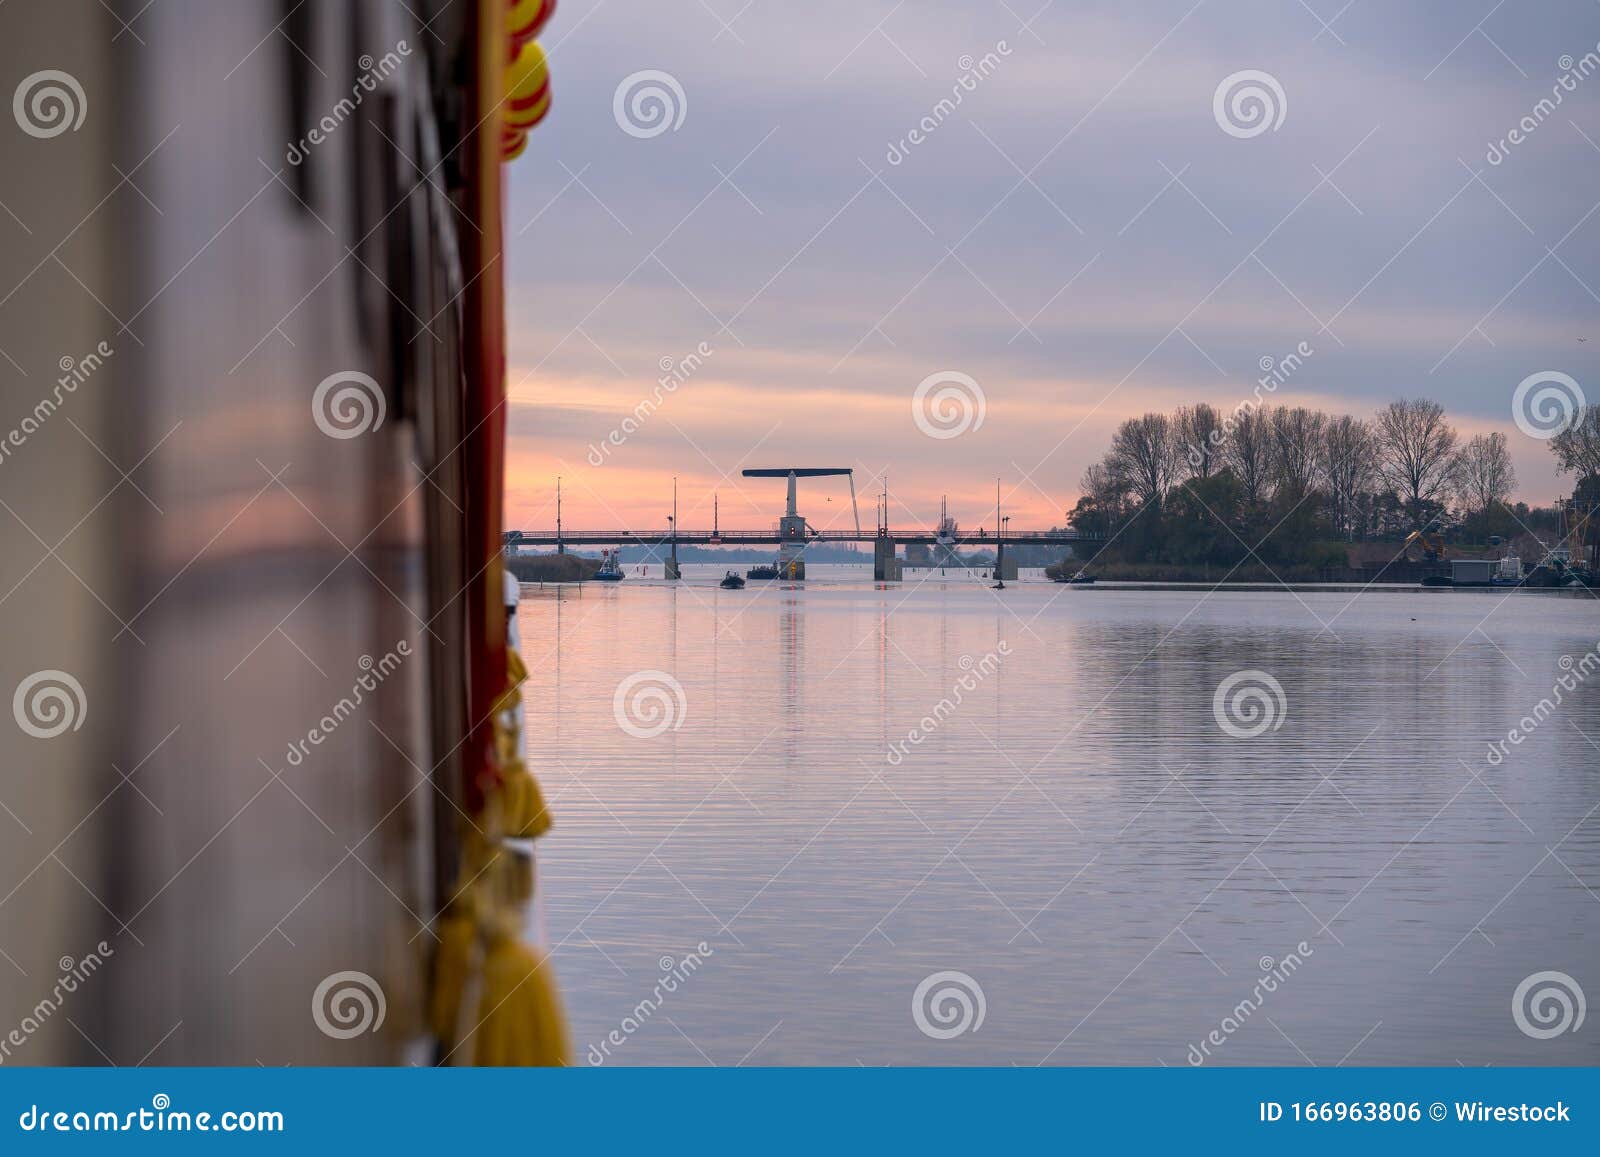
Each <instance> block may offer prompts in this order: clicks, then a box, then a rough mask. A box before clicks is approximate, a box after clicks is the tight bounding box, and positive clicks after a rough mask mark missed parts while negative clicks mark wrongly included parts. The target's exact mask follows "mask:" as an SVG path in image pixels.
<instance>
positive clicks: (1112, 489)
mask: <svg viewBox="0 0 1600 1157" xmlns="http://www.w3.org/2000/svg"><path fill="white" fill-rule="evenodd" d="M1078 489H1079V491H1080V492H1081V493H1083V494H1086V495H1088V496H1089V499H1090V501H1092V502H1093V503H1094V504H1095V505H1096V506H1098V507H1099V508H1100V509H1101V510H1103V511H1105V512H1106V513H1108V514H1111V515H1119V514H1121V513H1122V508H1123V506H1124V505H1125V503H1126V502H1127V498H1128V484H1127V482H1126V481H1124V480H1123V479H1122V478H1120V477H1118V476H1117V473H1116V472H1115V471H1114V470H1112V469H1111V467H1109V466H1107V465H1106V464H1105V463H1104V462H1096V463H1094V465H1092V466H1090V467H1088V468H1087V469H1085V470H1084V472H1083V477H1082V478H1080V479H1079V480H1078Z"/></svg>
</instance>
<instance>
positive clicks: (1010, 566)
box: [994, 548, 1017, 583]
mask: <svg viewBox="0 0 1600 1157" xmlns="http://www.w3.org/2000/svg"><path fill="white" fill-rule="evenodd" d="M994 577H995V578H997V579H999V580H1000V581H1001V582H1007V583H1014V582H1016V581H1017V556H1016V555H1012V556H1011V557H1010V558H1007V557H1006V552H1005V549H1004V548H1001V551H1000V558H999V561H997V562H996V563H995V567H994Z"/></svg>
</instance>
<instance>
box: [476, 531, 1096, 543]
mask: <svg viewBox="0 0 1600 1157" xmlns="http://www.w3.org/2000/svg"><path fill="white" fill-rule="evenodd" d="M935 534H936V532H935V531H933V530H922V529H905V530H895V529H893V528H890V530H889V532H888V536H889V537H890V538H932V537H934V536H935ZM775 537H777V531H776V529H772V530H718V531H715V532H713V531H712V530H710V529H704V530H694V529H689V528H684V529H681V530H678V531H668V530H662V531H633V530H616V529H601V530H586V529H582V528H568V527H562V529H561V532H560V533H559V534H557V532H556V531H554V530H508V531H506V532H505V541H506V543H507V544H512V543H517V542H525V541H530V540H532V541H538V542H557V541H567V542H571V541H574V540H577V539H587V540H590V541H592V542H662V543H670V542H671V541H672V540H673V539H674V538H676V539H678V540H679V541H680V542H681V541H682V540H684V539H686V538H699V539H709V538H721V539H722V540H723V541H724V542H738V541H741V540H748V539H771V538H775ZM873 537H874V536H873V534H872V532H870V531H864V532H862V533H860V534H857V533H856V532H855V531H853V530H823V531H819V532H817V533H815V534H808V535H807V536H806V541H808V542H868V541H870V540H871V539H872V538H873ZM1104 537H1105V535H1104V534H1103V533H1100V532H1096V531H1080V530H1074V529H1072V528H1071V527H1067V528H1066V529H1065V530H1059V531H1049V530H1008V531H1006V532H1005V533H1003V534H996V533H995V532H994V531H993V530H989V529H984V530H983V531H982V532H979V531H975V530H968V531H959V530H958V531H957V532H956V533H955V536H954V541H955V542H957V543H968V542H1015V543H1021V544H1023V545H1026V544H1027V543H1029V542H1031V541H1033V542H1036V541H1045V542H1048V541H1050V540H1055V539H1061V538H1073V539H1079V540H1083V541H1095V540H1098V539H1102V538H1104Z"/></svg>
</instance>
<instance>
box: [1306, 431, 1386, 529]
mask: <svg viewBox="0 0 1600 1157" xmlns="http://www.w3.org/2000/svg"><path fill="white" fill-rule="evenodd" d="M1374 457H1375V455H1374V445H1373V436H1372V427H1370V426H1369V425H1368V424H1367V423H1365V422H1363V421H1362V420H1361V419H1360V418H1353V417H1351V416H1350V415H1349V414H1341V415H1339V416H1338V417H1337V418H1333V419H1331V420H1330V421H1329V422H1328V426H1327V430H1326V431H1325V432H1324V433H1323V436H1322V450H1321V454H1320V455H1319V457H1318V462H1317V474H1318V484H1319V485H1320V486H1321V487H1322V488H1323V489H1324V490H1326V491H1327V493H1328V506H1329V508H1330V510H1331V512H1332V515H1333V525H1334V528H1335V529H1336V530H1338V531H1339V533H1341V534H1343V535H1345V536H1347V537H1351V538H1353V537H1354V536H1355V523H1356V510H1357V507H1358V504H1359V503H1360V501H1361V499H1362V497H1363V496H1364V495H1365V494H1366V493H1367V492H1368V491H1369V490H1370V489H1371V487H1372V483H1373V480H1374V479H1375V478H1376V477H1377V466H1376V463H1375V461H1374Z"/></svg>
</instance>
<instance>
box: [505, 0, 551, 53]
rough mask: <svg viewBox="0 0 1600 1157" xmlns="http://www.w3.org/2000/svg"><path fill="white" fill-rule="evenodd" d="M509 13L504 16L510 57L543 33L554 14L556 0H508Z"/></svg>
mask: <svg viewBox="0 0 1600 1157" xmlns="http://www.w3.org/2000/svg"><path fill="white" fill-rule="evenodd" d="M508 3H509V5H510V9H511V10H510V11H509V12H508V13H507V14H506V32H507V33H508V34H509V35H510V39H511V55H512V56H513V57H515V56H516V54H517V50H518V49H519V48H521V47H522V46H523V45H524V44H526V43H528V41H530V40H532V39H533V38H534V37H535V36H538V35H539V33H540V32H543V31H544V26H545V24H546V23H548V22H549V20H550V17H551V16H552V15H553V14H554V13H555V10H556V0H508Z"/></svg>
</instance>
